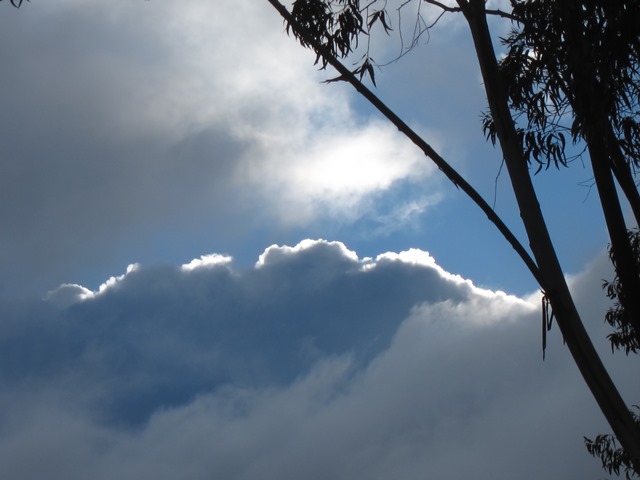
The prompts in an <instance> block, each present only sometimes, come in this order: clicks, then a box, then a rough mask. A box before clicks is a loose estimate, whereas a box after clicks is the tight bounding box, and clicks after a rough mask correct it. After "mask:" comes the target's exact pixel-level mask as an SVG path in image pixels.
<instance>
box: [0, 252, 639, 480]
mask: <svg viewBox="0 0 640 480" xmlns="http://www.w3.org/2000/svg"><path fill="white" fill-rule="evenodd" d="M604 263H605V262H602V264H604ZM602 264H594V265H592V267H590V268H591V269H592V270H593V271H591V272H589V275H588V276H586V275H585V276H584V277H582V276H577V277H575V278H574V279H572V284H573V285H574V288H576V292H577V298H579V299H582V301H583V307H584V306H585V305H584V302H585V299H586V301H588V302H590V303H589V305H586V306H587V307H588V309H587V310H586V311H589V312H591V313H592V314H593V315H594V318H595V319H596V320H594V319H592V318H588V321H589V322H593V321H596V322H597V323H596V324H595V327H594V326H593V325H594V324H593V323H591V326H592V328H593V329H594V330H595V332H596V333H597V335H600V336H602V335H603V328H602V326H601V320H598V319H601V318H602V317H601V316H599V315H600V312H601V311H602V309H603V308H604V307H605V304H604V302H601V303H594V302H595V299H597V298H602V294H601V292H600V285H599V280H598V281H597V282H595V284H594V283H593V282H591V281H590V280H588V279H590V278H591V279H592V278H594V277H593V274H594V272H598V273H599V274H601V275H604V273H603V270H602V266H603V265H602ZM596 292H597V293H596ZM532 298H533V297H532ZM2 308H3V310H4V311H3V312H2V316H3V319H4V321H3V322H2V324H0V362H1V363H2V365H3V369H2V371H1V372H0V377H1V381H2V384H3V390H2V393H1V395H0V407H1V408H0V412H2V413H1V414H0V462H2V465H3V471H4V472H5V475H8V477H7V478H16V479H18V478H38V477H41V476H47V478H52V479H54V480H55V479H58V478H60V479H65V480H72V479H84V478H94V479H105V480H106V479H110V478H122V479H134V478H135V479H141V478H143V479H146V478H153V479H167V480H168V479H174V478H184V479H206V478H229V479H253V478H261V479H297V478H317V479H328V478H331V479H345V480H346V479H351V478H372V479H380V480H382V479H388V478H403V479H418V478H444V479H448V478H451V479H454V478H471V477H473V478H479V479H492V480H493V479H512V478H522V479H525V480H526V479H538V478H568V479H582V478H587V477H592V478H597V477H598V476H599V475H601V474H600V472H599V465H598V463H597V462H596V461H595V460H593V461H591V460H590V459H589V457H588V456H587V454H586V453H585V451H584V448H583V446H582V442H581V438H582V437H581V436H582V435H591V434H594V433H597V432H600V431H605V430H606V427H605V426H604V425H603V421H602V420H601V418H600V414H599V413H598V411H597V408H596V407H595V405H594V402H593V401H592V400H591V397H590V396H589V394H588V392H587V391H586V388H585V387H584V385H583V383H582V381H581V380H580V379H579V377H578V373H577V369H576V368H575V366H574V365H573V364H572V362H571V360H570V359H569V357H568V354H567V352H566V349H565V348H564V347H563V346H562V342H561V339H560V338H559V334H558V333H557V331H556V330H554V331H552V333H551V338H550V345H549V352H548V353H547V361H546V362H544V363H543V362H542V360H541V352H540V338H539V326H540V316H539V312H538V310H537V305H536V304H533V303H530V302H528V301H525V300H522V299H518V298H516V297H513V296H509V295H506V294H504V293H502V292H493V291H490V290H484V289H479V288H477V287H475V286H474V285H473V284H472V283H471V282H470V281H468V280H465V279H463V278H461V277H459V276H457V275H453V274H450V273H448V272H446V271H444V270H443V269H442V268H440V267H439V266H438V265H437V263H436V262H435V260H434V259H433V258H432V257H431V256H430V255H429V254H428V253H426V252H423V251H419V250H410V251H405V252H400V253H392V252H389V253H384V254H381V255H379V256H377V257H376V258H359V257H358V255H357V254H356V253H355V252H353V251H350V250H349V249H348V248H347V247H346V246H345V245H343V244H342V243H339V242H326V241H311V240H306V241H304V242H301V243H300V244H299V245H297V246H293V247H287V246H275V245H274V246H271V247H269V248H267V249H266V250H265V251H264V253H263V254H262V255H261V256H260V257H259V259H258V261H257V262H256V265H255V266H254V267H250V268H246V269H240V268H237V267H236V266H235V265H234V263H233V260H232V259H231V258H229V257H228V256H224V255H215V254H211V255H204V256H202V257H200V258H198V259H195V260H194V261H193V262H189V263H186V264H184V265H182V266H168V265H165V266H160V265H156V266H144V265H137V266H131V267H129V268H128V269H127V271H126V272H125V273H124V274H121V275H115V276H113V277H112V278H111V279H109V280H107V281H106V282H104V284H103V286H102V287H100V288H99V289H97V290H96V291H91V290H89V289H86V288H84V287H82V286H79V285H71V284H67V285H63V286H61V287H59V288H58V289H56V290H54V291H52V292H50V293H49V294H48V295H47V297H46V298H45V299H44V300H42V301H40V302H36V303H28V304H24V303H23V304H13V305H9V304H4V305H3V306H2ZM600 343H601V344H604V343H603V342H600ZM620 361H622V362H625V361H626V362H628V361H629V360H628V359H625V358H624V357H623V358H621V359H620V358H618V359H617V360H616V362H620ZM616 362H614V363H612V366H614V367H615V366H616ZM609 363H610V362H609ZM628 370H629V369H627V370H626V373H625V370H623V371H622V374H619V377H620V380H621V381H622V384H623V386H624V387H625V388H626V391H625V393H627V394H632V395H634V396H635V398H637V396H638V394H640V392H639V391H638V387H637V382H636V381H635V379H633V378H631V374H629V373H628ZM618 372H619V371H618ZM6 472H9V473H6Z"/></svg>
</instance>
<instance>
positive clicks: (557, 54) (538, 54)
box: [484, 0, 640, 171]
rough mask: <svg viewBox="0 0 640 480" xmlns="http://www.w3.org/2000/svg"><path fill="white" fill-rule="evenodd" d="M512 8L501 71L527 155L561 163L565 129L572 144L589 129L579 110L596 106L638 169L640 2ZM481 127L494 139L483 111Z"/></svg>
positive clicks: (543, 2)
mask: <svg viewBox="0 0 640 480" xmlns="http://www.w3.org/2000/svg"><path fill="white" fill-rule="evenodd" d="M569 4H571V5H569ZM512 6H513V12H512V16H513V19H514V28H513V29H512V31H511V33H510V34H509V35H508V36H507V37H506V38H503V39H502V41H503V43H504V45H505V46H506V47H507V48H508V54H507V55H506V57H505V58H504V59H503V60H502V61H501V62H500V71H501V74H502V76H503V79H504V81H505V85H506V87H507V89H508V93H509V99H510V106H511V108H512V109H513V111H514V114H515V115H514V116H515V117H516V118H517V119H524V122H521V123H523V124H525V125H526V126H523V127H522V128H521V131H520V135H521V138H522V141H523V147H524V150H525V153H526V157H527V160H529V161H530V160H533V161H535V162H538V164H539V165H540V168H541V167H542V165H543V164H544V165H546V167H547V168H548V167H549V165H551V164H553V165H555V166H556V167H559V166H561V165H567V158H566V156H565V154H564V150H565V146H566V139H565V134H570V136H571V138H572V140H573V143H574V144H575V143H577V142H579V141H580V140H582V139H584V138H585V136H586V135H588V134H589V131H588V130H589V128H592V126H591V124H590V123H589V121H588V120H587V119H586V117H585V113H586V114H587V115H588V114H589V113H590V111H591V109H592V106H593V104H596V103H597V104H598V105H601V106H602V108H603V111H604V114H605V115H606V116H607V118H608V121H609V122H610V124H611V126H612V128H613V130H614V132H615V137H616V140H615V141H616V142H617V143H618V146H619V148H620V149H621V150H622V152H623V154H624V155H625V158H626V160H627V162H628V163H629V164H630V165H632V166H634V167H638V166H640V35H639V28H640V2H637V1H635V0H580V1H578V2H558V1H555V0H530V1H525V0H518V1H513V2H512ZM575 65H579V69H577V70H576V68H575ZM572 66H573V68H572ZM484 130H485V134H486V135H487V138H489V139H492V140H495V132H494V127H493V124H492V121H491V118H490V117H489V116H486V117H485V121H484ZM540 168H539V169H538V171H539V170H540Z"/></svg>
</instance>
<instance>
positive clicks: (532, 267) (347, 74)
mask: <svg viewBox="0 0 640 480" xmlns="http://www.w3.org/2000/svg"><path fill="white" fill-rule="evenodd" d="M268 1H269V3H270V4H271V5H272V6H273V7H274V8H275V9H276V10H277V11H278V12H279V13H280V15H281V16H282V18H284V20H285V21H286V22H287V24H288V25H289V26H290V27H291V28H292V29H293V31H294V32H295V33H296V34H297V35H298V36H299V37H300V38H302V39H303V40H304V42H305V44H307V45H310V46H311V47H312V48H313V49H314V50H315V52H316V53H317V54H318V55H321V56H322V57H323V58H324V59H325V61H326V62H327V63H328V64H330V65H331V66H332V67H334V68H335V69H336V70H337V71H338V73H340V77H339V78H340V79H341V80H344V81H347V82H349V83H350V84H351V85H352V86H353V87H354V88H355V89H356V90H357V91H358V93H360V94H361V95H362V96H363V97H365V98H366V99H367V100H368V101H369V102H370V103H371V104H372V105H373V106H374V107H375V108H376V109H377V110H378V111H379V112H380V113H382V115H384V116H385V117H386V118H387V119H388V120H389V121H391V123H393V125H395V126H396V128H398V130H399V131H400V132H401V133H403V134H404V135H405V136H406V137H407V138H409V140H411V141H412V142H413V143H414V144H415V145H416V146H418V148H420V149H421V150H422V151H423V153H424V154H425V155H426V156H427V157H428V158H430V159H431V160H432V161H433V162H434V163H435V164H436V166H437V167H438V168H439V169H440V170H441V171H442V172H443V173H444V174H445V175H446V177H447V178H448V179H449V180H451V182H452V183H453V184H454V185H455V186H456V187H457V188H460V189H461V190H462V191H463V192H464V193H466V194H467V196H468V197H469V198H471V200H472V201H473V202H474V203H475V204H476V205H477V206H478V207H479V208H480V209H481V210H482V211H483V212H484V213H485V214H486V215H487V218H488V219H489V221H491V222H492V223H493V224H494V225H495V226H496V228H497V229H498V231H500V233H501V234H502V236H503V237H504V238H505V239H506V240H507V242H509V244H510V245H511V246H512V247H513V249H514V250H515V251H516V253H517V254H518V255H519V256H520V258H521V259H522V261H523V262H524V263H525V265H526V266H527V268H528V269H529V271H530V272H531V274H532V275H533V277H534V278H535V279H536V281H537V282H538V284H539V285H540V286H541V287H542V288H543V289H544V288H545V285H546V282H545V281H544V279H543V278H542V275H541V273H540V270H539V269H538V266H537V264H536V262H535V261H534V260H533V258H532V257H531V255H529V253H528V252H527V250H526V249H525V248H524V247H523V246H522V244H521V243H520V241H519V240H518V239H517V238H516V236H515V235H514V234H513V232H511V230H509V228H508V227H507V226H506V224H505V223H504V222H503V221H502V219H501V218H500V217H499V216H498V214H496V212H495V211H494V210H493V209H492V208H491V206H490V205H489V204H488V203H487V202H486V200H485V199H484V198H483V197H482V196H481V195H480V194H479V193H478V192H477V191H476V190H475V189H474V188H473V187H472V186H471V184H469V182H467V181H466V180H465V179H464V177H462V175H460V174H459V173H458V172H457V171H456V170H455V169H454V168H453V167H452V166H451V165H449V164H448V163H447V162H446V161H445V160H444V158H442V157H441V156H440V155H439V154H438V153H437V152H436V151H435V150H434V149H433V147H431V145H429V144H428V143H427V142H426V141H425V140H424V139H423V138H422V137H420V136H419V135H418V134H417V133H416V132H415V131H413V130H412V129H411V128H410V127H409V126H408V125H407V124H406V123H405V122H404V121H403V120H402V119H401V118H400V117H398V116H397V115H396V114H395V113H394V112H393V111H392V110H391V109H390V108H389V107H387V106H386V105H385V104H384V103H383V102H382V101H381V100H380V99H379V98H378V97H377V96H376V95H374V93H373V92H372V91H371V90H369V89H368V88H367V87H366V86H365V85H364V84H363V83H362V82H361V81H360V80H358V78H356V76H355V75H354V74H353V72H351V70H349V69H348V68H347V67H345V66H344V65H343V64H342V63H341V62H340V61H339V60H338V59H337V58H336V57H334V56H333V55H331V52H329V50H328V49H327V48H325V47H324V46H323V45H322V44H320V43H319V42H318V41H317V40H316V39H315V38H313V36H312V35H310V34H308V33H307V32H306V30H305V29H304V28H303V27H302V26H301V25H300V24H299V23H298V22H297V21H296V20H295V19H294V18H293V16H292V15H291V13H289V11H288V10H287V9H286V8H285V7H284V5H282V4H281V3H280V2H279V1H278V0H268Z"/></svg>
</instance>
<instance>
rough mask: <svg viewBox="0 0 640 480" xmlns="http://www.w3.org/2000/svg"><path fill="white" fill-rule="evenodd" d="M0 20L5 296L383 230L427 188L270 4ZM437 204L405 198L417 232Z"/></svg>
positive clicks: (77, 6)
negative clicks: (100, 275)
mask: <svg viewBox="0 0 640 480" xmlns="http://www.w3.org/2000/svg"><path fill="white" fill-rule="evenodd" d="M2 8H3V12H2V15H1V16H0V57H1V58H2V59H3V75H2V76H1V78H0V89H1V90H2V92H3V95H2V96H1V97H0V172H2V174H1V175H0V224H2V227H3V231H2V235H1V236H0V267H1V268H0V270H1V271H2V275H3V277H1V278H0V293H2V290H3V289H4V290H10V289H13V290H14V291H15V290H18V291H19V290H20V289H23V288H25V287H33V286H35V288H36V289H37V288H40V287H42V286H43V285H46V287H45V288H51V286H53V285H56V284H58V283H60V282H61V281H62V278H64V276H65V275H69V274H71V275H72V276H73V275H74V274H75V272H79V271H81V270H82V269H85V270H87V269H91V268H92V267H93V269H94V271H95V269H97V268H100V269H102V271H104V268H105V266H106V267H107V268H110V265H111V263H110V260H112V259H113V258H116V259H122V258H123V257H124V258H140V256H141V255H142V254H143V252H145V251H146V252H148V251H149V250H150V248H149V245H151V246H153V245H155V244H160V243H161V242H160V241H159V240H158V238H160V237H162V236H165V237H166V236H171V240H172V242H171V243H173V244H185V243H189V242H196V243H197V241H198V240H199V239H200V238H202V237H204V238H208V239H211V238H217V239H220V241H225V239H226V240H229V238H234V237H236V238H237V237H242V236H243V235H247V233H248V232H251V231H253V230H254V229H260V228H265V225H269V227H270V228H272V229H273V230H277V228H278V227H282V226H284V227H286V228H292V226H293V227H296V226H297V227H299V226H305V225H308V224H309V223H310V222H312V221H317V220H318V218H319V217H324V218H331V219H338V221H340V219H345V218H346V219H347V220H349V221H353V220H355V219H357V218H361V217H363V216H366V214H367V212H369V214H373V215H374V216H375V212H373V213H371V210H372V209H373V207H374V206H375V205H374V204H375V201H376V199H379V197H380V195H382V194H383V193H384V192H385V191H387V190H390V189H392V188H395V187H398V186H401V185H402V184H403V183H406V182H409V183H411V182H412V181H415V180H416V179H419V180H421V181H424V180H425V177H426V176H427V174H428V173H429V171H430V170H429V168H428V166H427V162H426V160H425V159H424V158H423V157H422V155H419V154H418V152H417V151H416V149H414V148H412V146H411V145H410V144H408V143H407V142H405V141H404V140H403V139H401V137H400V135H399V134H398V133H397V132H395V131H394V129H393V128H392V127H391V126H388V125H386V124H382V123H381V122H376V121H371V120H369V119H360V118H359V116H358V114H357V113H356V112H355V111H354V110H353V108H352V107H351V106H350V103H351V100H350V98H349V94H348V93H347V90H346V89H344V88H340V87H335V88H331V89H329V88H327V87H326V85H322V84H321V82H320V80H321V79H323V78H324V77H323V75H324V74H320V73H318V72H317V71H316V67H314V66H313V65H312V63H313V62H312V59H313V57H312V56H311V55H310V54H309V52H306V51H305V50H304V49H302V48H300V47H299V46H298V45H297V44H296V42H295V41H294V40H293V39H291V38H288V37H287V36H286V35H285V34H284V32H283V27H282V22H281V19H280V18H279V17H278V15H277V13H276V12H275V11H274V10H273V9H272V8H271V7H270V6H269V4H268V3H267V2H258V4H256V2H253V1H249V0H232V1H226V0H225V1H217V2H215V3H212V2H207V1H202V0H195V1H192V2H188V3H186V4H185V3H180V4H172V3H167V2H144V1H135V2H130V1H128V0H127V1H123V0H115V1H113V2H108V3H104V4H99V3H95V2H78V1H76V0H61V1H59V2H56V4H55V5H54V4H47V3H46V2H33V3H31V4H28V5H25V6H24V8H22V9H20V10H15V9H13V8H12V7H11V5H8V4H5V3H3V4H2ZM390 158H392V159H394V160H393V161H389V159H390ZM436 198H437V195H436V194H435V193H432V194H430V195H424V198H418V199H417V203H416V199H412V200H413V202H414V203H416V205H417V208H415V209H414V210H415V211H416V213H415V214H414V216H415V215H417V214H419V213H420V212H421V211H423V210H424V209H425V208H427V206H428V205H430V204H432V203H434V202H435V201H436ZM401 207H402V205H400V206H398V208H401ZM405 210H406V209H405ZM205 219H206V220H205ZM167 232H170V233H167ZM194 238H195V239H196V240H194ZM216 244H219V242H217V243H216ZM196 251H199V250H196ZM123 252H124V253H123ZM158 256H159V257H160V258H161V259H166V258H167V257H166V256H165V257H162V255H161V254H159V255H158ZM156 258H157V257H156ZM6 272H10V274H7V273H6Z"/></svg>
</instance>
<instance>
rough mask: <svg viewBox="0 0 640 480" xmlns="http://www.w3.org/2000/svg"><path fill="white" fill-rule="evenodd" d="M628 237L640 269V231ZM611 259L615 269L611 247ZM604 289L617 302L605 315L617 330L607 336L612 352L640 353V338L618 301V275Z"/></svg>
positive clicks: (606, 319)
mask: <svg viewBox="0 0 640 480" xmlns="http://www.w3.org/2000/svg"><path fill="white" fill-rule="evenodd" d="M628 235H629V242H630V244H631V248H632V250H633V254H634V257H635V259H636V261H637V263H638V266H639V267H640V231H639V230H638V229H635V230H632V231H630V232H629V233H628ZM609 257H610V259H611V262H612V263H613V265H614V267H615V266H616V264H615V259H614V257H613V255H612V251H611V247H609ZM616 270H617V269H616ZM602 288H604V289H605V291H606V293H607V297H609V299H611V300H613V301H614V302H615V303H614V305H613V307H612V308H610V309H609V311H607V313H606V315H605V321H606V322H607V323H608V324H609V325H611V326H612V327H614V328H615V331H614V332H613V333H610V334H609V335H607V338H608V339H609V342H610V343H611V350H612V351H613V350H622V349H624V351H625V353H626V354H627V355H629V353H630V352H633V353H638V352H640V343H638V337H637V336H636V332H635V330H634V328H633V326H632V325H631V322H630V320H629V318H628V312H627V311H626V310H625V308H624V306H623V305H622V304H621V303H620V302H619V301H618V299H619V298H620V296H621V295H622V287H621V284H620V279H619V278H618V276H617V275H616V276H615V277H614V279H613V280H612V281H611V282H608V281H606V280H605V281H604V283H603V285H602Z"/></svg>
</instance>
